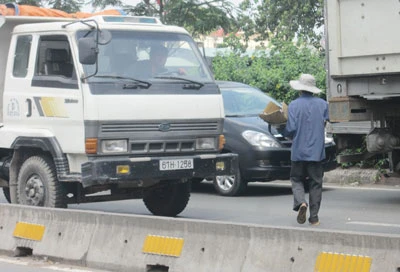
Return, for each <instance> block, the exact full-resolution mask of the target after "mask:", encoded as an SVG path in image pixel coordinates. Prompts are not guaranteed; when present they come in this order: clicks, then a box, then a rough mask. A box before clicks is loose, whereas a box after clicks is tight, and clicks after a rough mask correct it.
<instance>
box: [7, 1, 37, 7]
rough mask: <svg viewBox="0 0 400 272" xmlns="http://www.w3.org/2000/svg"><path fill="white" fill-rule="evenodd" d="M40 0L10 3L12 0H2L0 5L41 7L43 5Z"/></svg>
mask: <svg viewBox="0 0 400 272" xmlns="http://www.w3.org/2000/svg"><path fill="white" fill-rule="evenodd" d="M41 2H42V1H40V0H21V1H10V0H0V4H7V3H16V4H20V5H30V6H37V7H40V6H41V5H42V3H41Z"/></svg>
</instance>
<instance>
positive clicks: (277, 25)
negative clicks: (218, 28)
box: [240, 0, 324, 48]
mask: <svg viewBox="0 0 400 272" xmlns="http://www.w3.org/2000/svg"><path fill="white" fill-rule="evenodd" d="M240 8H241V10H242V11H243V14H244V15H242V16H241V18H240V24H241V25H244V26H246V27H247V28H248V29H249V31H248V32H247V33H250V34H251V33H252V32H255V33H259V34H260V37H259V38H260V39H267V38H271V37H277V38H279V39H281V40H286V41H291V40H293V39H294V38H298V39H303V40H305V41H307V42H309V43H311V44H313V45H314V46H315V47H317V48H319V47H320V44H319V41H320V39H321V35H322V31H321V29H322V26H323V24H324V17H323V9H324V5H323V0H299V1H292V0H263V1H259V0H253V1H251V0H244V1H243V2H242V4H241V5H240ZM249 13H250V14H249Z"/></svg>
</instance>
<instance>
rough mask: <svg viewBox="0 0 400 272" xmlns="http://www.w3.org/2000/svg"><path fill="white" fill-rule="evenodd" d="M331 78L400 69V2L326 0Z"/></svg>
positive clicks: (366, 74) (377, 73) (379, 73)
mask: <svg viewBox="0 0 400 272" xmlns="http://www.w3.org/2000/svg"><path fill="white" fill-rule="evenodd" d="M325 8H326V10H325V12H326V14H325V16H326V20H325V26H326V27H327V33H328V37H327V39H328V40H327V41H326V43H327V46H328V48H327V49H328V50H329V51H328V54H329V73H330V76H331V77H332V78H335V77H350V76H357V75H360V76H361V75H362V76H369V75H381V74H386V75H387V74H392V73H399V72H400V65H399V63H400V35H398V34H397V33H398V28H399V25H400V14H399V12H400V4H399V2H398V1H393V0H379V1H377V0H363V1H360V0H332V1H331V0H326V1H325Z"/></svg>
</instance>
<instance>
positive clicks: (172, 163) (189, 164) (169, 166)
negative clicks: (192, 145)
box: [160, 159, 193, 171]
mask: <svg viewBox="0 0 400 272" xmlns="http://www.w3.org/2000/svg"><path fill="white" fill-rule="evenodd" d="M180 169H193V159H181V160H161V161H160V171H168V170H180Z"/></svg>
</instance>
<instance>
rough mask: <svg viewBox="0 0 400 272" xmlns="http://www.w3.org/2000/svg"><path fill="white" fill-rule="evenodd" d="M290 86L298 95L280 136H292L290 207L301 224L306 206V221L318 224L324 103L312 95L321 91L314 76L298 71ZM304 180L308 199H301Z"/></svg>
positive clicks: (291, 104) (323, 154)
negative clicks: (307, 186) (307, 187)
mask: <svg viewBox="0 0 400 272" xmlns="http://www.w3.org/2000/svg"><path fill="white" fill-rule="evenodd" d="M290 86H291V87H292V88H293V89H294V90H297V91H300V96H299V97H298V98H297V99H295V100H293V101H292V102H291V103H290V104H289V107H288V120H287V123H286V127H285V129H284V131H283V135H284V136H286V137H290V138H292V139H293V143H292V149H291V170H290V181H291V183H292V192H293V197H294V203H293V210H294V211H297V212H298V214H297V222H298V223H299V224H304V223H305V222H306V218H307V209H308V207H309V208H310V216H309V218H308V221H309V223H310V224H311V225H319V218H318V212H319V208H320V205H321V199H322V179H323V175H324V170H323V167H322V161H323V160H324V159H325V121H327V120H328V104H327V102H326V101H325V100H323V99H321V98H319V97H316V96H314V94H318V93H320V92H321V90H320V89H318V88H317V87H316V84H315V78H314V77H313V76H312V75H309V74H302V75H301V76H300V78H299V80H291V81H290ZM305 182H309V202H308V203H307V201H306V199H305V189H304V184H305Z"/></svg>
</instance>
